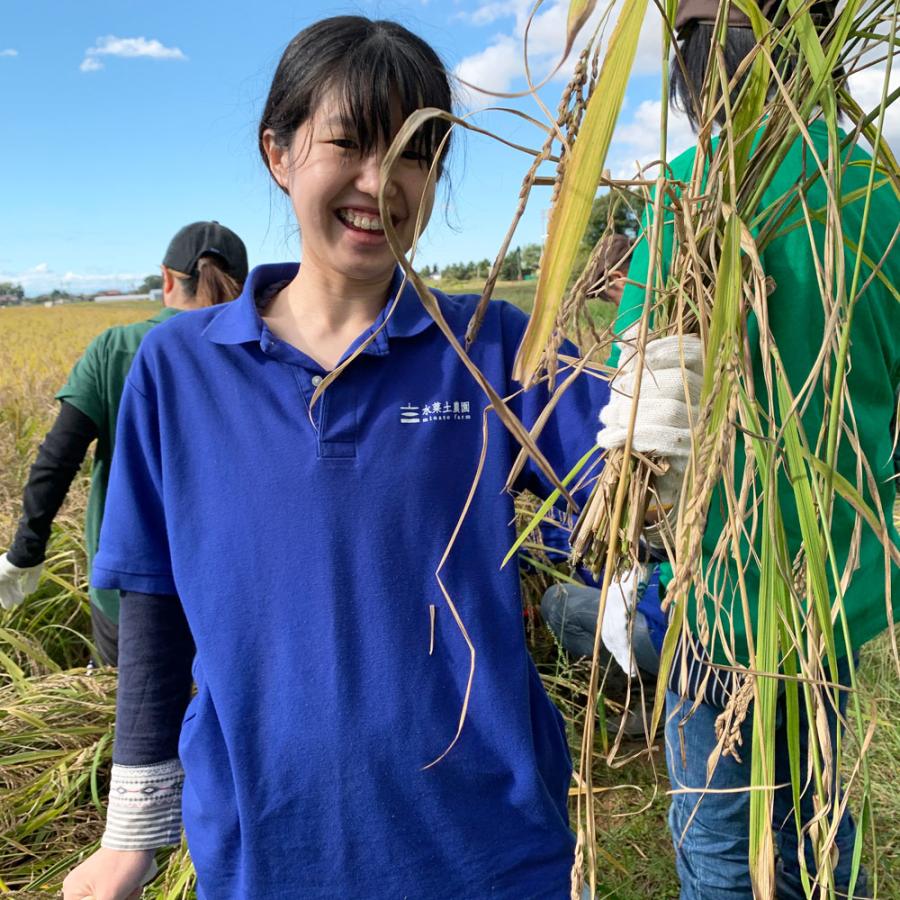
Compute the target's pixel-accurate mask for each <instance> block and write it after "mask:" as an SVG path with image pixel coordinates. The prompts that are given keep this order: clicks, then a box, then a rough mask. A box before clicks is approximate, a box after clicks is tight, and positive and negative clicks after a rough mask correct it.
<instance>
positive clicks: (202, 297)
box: [176, 254, 244, 307]
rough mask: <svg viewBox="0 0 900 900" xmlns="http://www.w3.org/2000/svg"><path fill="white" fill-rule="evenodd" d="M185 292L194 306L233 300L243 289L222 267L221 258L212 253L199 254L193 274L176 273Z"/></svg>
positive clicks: (211, 304) (212, 304) (215, 304)
mask: <svg viewBox="0 0 900 900" xmlns="http://www.w3.org/2000/svg"><path fill="white" fill-rule="evenodd" d="M176 274H177V277H178V281H179V282H180V283H181V286H182V287H183V288H184V292H185V294H187V296H189V297H190V298H191V299H192V300H193V305H194V306H198V307H199V306H218V305H219V304H220V303H227V302H228V301H229V300H234V298H235V297H237V296H238V294H240V292H241V291H242V290H243V287H244V286H243V284H242V283H241V282H240V281H238V280H237V279H236V278H232V276H231V275H229V274H228V273H227V272H226V271H225V270H224V269H223V268H222V260H220V259H219V257H218V256H215V255H214V254H209V255H208V256H201V257H200V259H199V260H198V261H197V271H196V273H195V274H194V275H185V274H184V273H182V272H179V273H176Z"/></svg>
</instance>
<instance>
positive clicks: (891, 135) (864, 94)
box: [850, 59, 900, 153]
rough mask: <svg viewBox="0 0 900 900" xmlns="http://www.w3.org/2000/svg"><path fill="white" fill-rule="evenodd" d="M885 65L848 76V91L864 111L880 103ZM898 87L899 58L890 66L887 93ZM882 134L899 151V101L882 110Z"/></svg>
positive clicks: (899, 74) (899, 73) (899, 76)
mask: <svg viewBox="0 0 900 900" xmlns="http://www.w3.org/2000/svg"><path fill="white" fill-rule="evenodd" d="M884 73H885V66H884V65H882V66H880V67H878V68H875V67H873V68H869V69H865V70H864V71H862V72H857V73H856V74H855V75H851V76H850V93H851V94H853V97H854V99H855V100H856V102H857V103H859V105H860V106H861V107H862V108H863V110H864V111H865V112H867V113H868V112H871V111H872V110H873V109H875V107H876V106H878V105H879V104H880V103H881V92H882V89H883V87H884ZM898 87H900V59H898V60H895V61H894V64H893V66H891V78H890V86H889V87H888V93H890V92H891V91H895V90H896V89H897V88H898ZM882 134H883V135H884V137H885V138H886V139H887V141H888V143H889V144H890V145H891V147H892V148H893V149H894V151H896V152H898V153H900V101H897V102H894V103H892V104H891V105H890V106H889V107H888V108H887V109H886V110H885V112H884V127H883V130H882Z"/></svg>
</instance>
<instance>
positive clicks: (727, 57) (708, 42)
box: [669, 0, 844, 131]
mask: <svg viewBox="0 0 900 900" xmlns="http://www.w3.org/2000/svg"><path fill="white" fill-rule="evenodd" d="M835 7H836V4H835V3H834V2H831V0H819V2H816V3H813V5H812V7H811V9H810V14H811V16H812V20H813V23H814V24H815V25H816V27H817V29H818V30H820V31H821V30H823V29H824V28H826V27H827V25H828V24H829V23H830V22H831V21H832V19H833V18H834V10H835ZM781 19H782V17H781V15H779V16H778V20H779V21H781ZM776 24H777V23H776ZM714 36H715V25H713V24H711V23H708V22H694V21H692V22H689V23H688V24H687V25H686V26H685V27H684V28H682V29H681V30H680V31H679V34H678V49H679V54H676V55H675V57H674V58H673V60H672V67H671V74H670V78H669V99H670V100H671V101H672V105H673V106H674V107H675V108H676V109H680V110H681V111H682V112H684V113H685V114H686V115H687V117H688V120H689V121H690V123H691V125H692V127H693V128H694V130H695V131H697V130H698V129H699V127H700V121H701V119H702V116H703V110H702V109H698V108H697V101H698V100H699V98H700V92H701V90H702V88H703V83H704V81H705V80H706V72H707V67H708V66H709V62H710V48H711V47H712V42H713V40H714ZM754 47H756V36H755V35H754V34H753V29H752V28H749V27H744V26H736V25H729V26H728V28H727V30H726V32H725V41H724V44H723V46H722V55H723V57H724V61H725V76H726V77H727V79H728V81H729V82H731V80H732V79H733V78H734V76H735V73H736V72H737V70H738V68H739V67H740V65H741V63H742V62H743V61H744V60H745V59H746V57H747V56H748V55H749V54H750V53H751V52H752V51H753V48H754ZM679 55H680V57H681V59H680V60H679ZM772 57H773V61H774V62H775V65H776V66H777V67H778V70H779V72H780V73H781V77H782V78H783V79H787V78H789V77H790V75H791V72H792V71H793V68H794V58H793V57H792V56H791V55H790V54H789V53H785V52H783V51H781V49H780V48H778V47H776V48H775V50H774V51H773V54H772ZM748 74H749V69H748V70H747V71H745V72H744V74H743V75H742V76H741V78H740V79H739V80H738V83H737V84H736V86H735V88H734V90H733V91H732V93H731V98H730V99H731V104H732V106H733V105H734V103H735V101H736V100H737V98H738V95H739V94H740V92H741V88H742V87H743V86H744V82H745V81H746V79H747V75H748ZM834 77H835V78H836V79H843V77H844V72H843V69H837V70H836V71H835V72H834ZM724 120H725V110H724V108H720V109H719V112H718V113H717V115H716V121H717V122H718V123H719V124H720V125H721V124H723V123H724Z"/></svg>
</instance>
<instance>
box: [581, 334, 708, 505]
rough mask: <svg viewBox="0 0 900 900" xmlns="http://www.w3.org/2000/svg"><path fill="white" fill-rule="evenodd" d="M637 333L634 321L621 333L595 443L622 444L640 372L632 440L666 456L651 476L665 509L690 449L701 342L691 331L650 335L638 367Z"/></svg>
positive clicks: (679, 483)
mask: <svg viewBox="0 0 900 900" xmlns="http://www.w3.org/2000/svg"><path fill="white" fill-rule="evenodd" d="M637 334H638V326H637V325H633V326H632V327H631V328H629V329H628V330H627V331H626V332H625V334H624V335H623V340H622V343H621V344H620V349H621V357H620V359H621V360H622V362H621V363H620V365H619V370H618V372H617V373H616V375H615V378H614V379H613V381H612V384H611V388H612V397H611V398H610V401H609V403H608V404H607V405H606V406H605V407H604V408H603V409H602V410H601V411H600V423H601V424H602V425H603V426H604V427H603V428H602V429H601V430H600V431H599V432H598V434H597V443H598V444H599V445H600V446H601V447H606V448H608V449H612V448H618V447H624V446H625V438H626V436H627V434H628V423H629V420H630V419H631V406H632V402H633V401H632V398H633V396H634V385H635V381H636V379H637V375H638V373H639V372H640V373H641V396H640V399H639V400H638V408H637V413H636V416H635V422H634V433H633V436H632V443H631V446H632V449H634V450H637V451H639V452H640V453H653V454H655V455H658V456H662V457H665V459H666V460H667V461H668V463H669V470H668V471H667V472H666V473H665V474H664V475H661V476H658V477H657V478H656V479H655V482H654V486H655V489H656V492H657V494H658V496H659V502H660V504H661V505H662V507H663V511H667V510H669V509H671V508H672V507H673V506H674V505H675V504H676V503H677V501H678V494H679V492H680V491H681V486H682V483H683V482H684V473H685V471H686V469H687V465H688V461H689V459H690V455H691V422H692V421H695V420H696V417H697V413H698V410H699V402H700V390H701V388H702V386H703V348H702V346H701V344H700V338H699V337H697V335H693V334H685V335H671V336H670V337H664V338H659V339H658V340H655V341H649V342H648V343H647V346H646V347H645V349H644V364H643V368H642V369H641V366H640V357H639V354H638V352H637V350H636V349H635V346H634V342H635V340H636V338H637Z"/></svg>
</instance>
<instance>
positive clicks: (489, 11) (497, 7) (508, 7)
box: [453, 0, 518, 25]
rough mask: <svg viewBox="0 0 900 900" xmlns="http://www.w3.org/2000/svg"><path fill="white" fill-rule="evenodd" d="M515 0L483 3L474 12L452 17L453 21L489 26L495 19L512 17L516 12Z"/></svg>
mask: <svg viewBox="0 0 900 900" xmlns="http://www.w3.org/2000/svg"><path fill="white" fill-rule="evenodd" d="M517 6H518V5H517V3H516V0H506V2H500V3H484V4H482V5H481V6H479V7H478V8H477V9H476V10H475V11H474V12H461V13H457V14H456V15H455V16H453V19H454V20H457V21H463V22H468V23H469V24H470V25H490V24H491V23H492V22H496V21H497V19H504V18H506V17H507V16H514V15H515V14H516V10H517Z"/></svg>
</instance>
